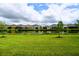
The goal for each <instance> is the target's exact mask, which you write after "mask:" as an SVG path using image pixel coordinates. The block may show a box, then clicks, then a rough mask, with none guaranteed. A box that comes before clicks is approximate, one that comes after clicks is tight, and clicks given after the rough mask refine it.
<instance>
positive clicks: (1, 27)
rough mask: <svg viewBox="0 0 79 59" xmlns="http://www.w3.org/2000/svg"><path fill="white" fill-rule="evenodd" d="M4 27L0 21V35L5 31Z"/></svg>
mask: <svg viewBox="0 0 79 59" xmlns="http://www.w3.org/2000/svg"><path fill="white" fill-rule="evenodd" d="M5 29H6V26H5V23H4V22H1V21H0V33H1V34H2V36H1V37H4V35H3V34H4V32H5Z"/></svg>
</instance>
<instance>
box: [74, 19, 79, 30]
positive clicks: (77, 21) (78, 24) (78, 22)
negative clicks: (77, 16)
mask: <svg viewBox="0 0 79 59" xmlns="http://www.w3.org/2000/svg"><path fill="white" fill-rule="evenodd" d="M75 25H76V26H77V27H78V31H79V20H76V23H75ZM75 30H76V29H75Z"/></svg>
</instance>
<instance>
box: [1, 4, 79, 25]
mask: <svg viewBox="0 0 79 59" xmlns="http://www.w3.org/2000/svg"><path fill="white" fill-rule="evenodd" d="M77 19H79V3H10V4H5V3H4V4H2V3H0V21H3V22H6V23H7V24H46V25H47V24H48V25H49V24H54V23H57V22H58V21H60V20H61V21H63V22H64V23H65V24H69V23H75V22H76V20H77Z"/></svg>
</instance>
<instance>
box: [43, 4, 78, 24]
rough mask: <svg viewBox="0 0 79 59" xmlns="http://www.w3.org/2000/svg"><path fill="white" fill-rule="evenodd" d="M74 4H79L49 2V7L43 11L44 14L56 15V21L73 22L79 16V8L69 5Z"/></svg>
mask: <svg viewBox="0 0 79 59" xmlns="http://www.w3.org/2000/svg"><path fill="white" fill-rule="evenodd" d="M73 5H76V6H77V5H79V4H73V3H72V4H49V5H48V6H49V9H48V10H46V11H42V14H43V16H51V17H53V16H54V18H55V20H56V21H59V20H62V21H63V22H64V23H66V24H67V23H73V21H74V20H76V19H78V18H79V8H72V9H71V8H68V6H73ZM51 21H53V20H51Z"/></svg>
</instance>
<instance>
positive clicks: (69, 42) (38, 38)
mask: <svg viewBox="0 0 79 59" xmlns="http://www.w3.org/2000/svg"><path fill="white" fill-rule="evenodd" d="M0 36H1V35H0ZM56 37H57V35H6V37H5V38H0V55H2V56H7V55H8V56H10V55H11V56H53V55H54V56H61V55H64V56H68V55H69V56H70V55H76V56H79V35H62V37H63V38H56Z"/></svg>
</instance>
